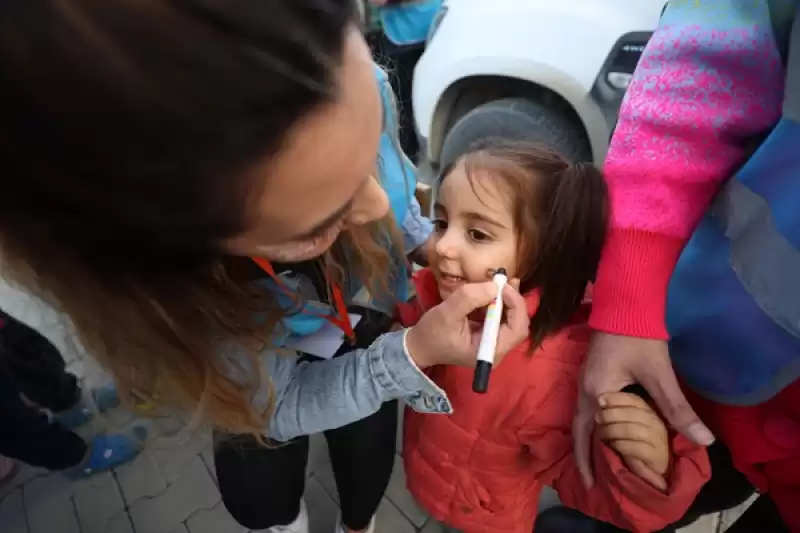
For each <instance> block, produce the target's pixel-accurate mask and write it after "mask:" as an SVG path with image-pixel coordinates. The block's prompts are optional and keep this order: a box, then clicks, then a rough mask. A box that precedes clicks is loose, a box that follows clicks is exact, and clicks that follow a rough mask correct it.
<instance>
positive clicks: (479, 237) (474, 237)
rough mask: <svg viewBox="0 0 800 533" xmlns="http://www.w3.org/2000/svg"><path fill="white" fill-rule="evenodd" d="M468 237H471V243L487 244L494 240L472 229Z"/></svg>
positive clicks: (468, 232)
mask: <svg viewBox="0 0 800 533" xmlns="http://www.w3.org/2000/svg"><path fill="white" fill-rule="evenodd" d="M467 235H468V236H469V238H470V240H471V241H475V242H486V241H490V240H492V238H491V237H490V236H489V235H488V234H487V233H484V232H482V231H480V230H477V229H471V230H469V231H467Z"/></svg>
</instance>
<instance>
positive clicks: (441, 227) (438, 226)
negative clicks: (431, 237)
mask: <svg viewBox="0 0 800 533" xmlns="http://www.w3.org/2000/svg"><path fill="white" fill-rule="evenodd" d="M431 223H433V229H434V231H440V232H441V231H445V230H446V229H447V222H445V221H444V220H442V219H440V218H437V219H435V220H432V221H431Z"/></svg>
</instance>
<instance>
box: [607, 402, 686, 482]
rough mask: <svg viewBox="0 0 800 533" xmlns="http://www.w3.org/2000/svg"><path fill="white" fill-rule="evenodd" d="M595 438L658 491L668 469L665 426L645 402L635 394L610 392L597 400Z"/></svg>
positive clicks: (667, 441) (668, 451) (667, 439)
mask: <svg viewBox="0 0 800 533" xmlns="http://www.w3.org/2000/svg"><path fill="white" fill-rule="evenodd" d="M599 403H600V411H599V413H598V414H597V417H596V420H597V424H598V427H597V431H598V436H599V437H600V439H601V440H603V442H605V443H607V444H608V446H609V447H610V448H611V449H613V450H614V451H616V452H617V453H618V454H620V455H621V456H622V459H623V460H624V461H625V464H626V465H627V466H628V468H630V469H631V471H632V472H634V473H635V474H637V475H639V476H640V477H642V478H643V479H644V480H645V481H647V482H648V483H650V484H651V485H653V486H654V487H656V488H657V489H659V490H666V488H667V483H666V481H665V480H664V474H666V472H667V469H668V468H669V459H670V449H669V435H668V433H667V426H666V425H665V424H664V422H663V420H661V417H659V416H658V414H657V413H656V412H655V410H653V408H652V407H650V405H648V404H647V402H646V401H645V400H643V399H642V398H640V397H639V396H636V395H635V394H628V393H625V392H613V393H609V394H605V395H603V396H601V397H600V399H599Z"/></svg>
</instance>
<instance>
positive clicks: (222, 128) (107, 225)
mask: <svg viewBox="0 0 800 533" xmlns="http://www.w3.org/2000/svg"><path fill="white" fill-rule="evenodd" d="M355 19H356V16H355V10H354V7H353V4H352V2H351V0H182V1H179V0H169V1H164V0H159V1H156V0H139V1H136V2H134V1H131V0H103V1H100V0H58V1H50V2H28V1H24V0H9V1H7V2H4V3H3V4H2V6H0V136H2V140H1V141H0V169H2V171H1V172H0V251H1V252H2V276H3V279H4V282H3V283H2V284H1V285H0V301H2V302H3V308H4V310H6V311H7V312H8V313H9V314H10V315H12V316H14V317H15V318H17V319H18V320H20V321H22V322H24V323H26V324H28V325H30V326H32V327H34V328H35V329H37V330H39V331H40V332H42V334H44V335H45V336H47V337H48V338H49V339H50V340H51V342H53V343H54V344H55V345H56V346H57V347H58V348H59V349H60V350H61V351H62V352H67V351H69V350H75V349H81V350H82V349H86V350H87V351H88V352H89V353H90V354H91V355H92V356H93V357H95V358H96V359H97V360H98V361H99V362H100V363H101V364H102V365H103V366H104V367H105V368H106V369H107V370H108V371H110V372H111V374H112V375H113V376H114V377H115V379H116V382H117V384H118V386H119V388H120V390H121V391H122V392H123V395H125V393H127V392H128V391H131V390H133V389H135V390H136V391H137V393H138V394H140V395H143V396H145V398H146V399H147V400H149V401H153V402H159V403H161V404H164V405H170V406H173V407H180V408H183V409H186V410H189V411H191V412H193V413H195V414H196V417H197V419H198V420H201V421H204V422H207V423H209V424H211V425H212V426H213V427H214V428H215V429H217V430H218V431H220V432H224V433H229V434H236V435H242V434H245V435H246V434H249V435H252V436H253V437H254V438H257V439H262V438H263V437H266V439H269V440H271V441H277V442H286V441H289V440H291V439H293V438H295V437H297V436H300V435H307V434H310V433H315V432H320V431H324V430H329V429H333V428H339V427H342V426H346V425H348V424H351V423H353V422H355V421H358V420H361V419H363V418H365V417H367V416H369V415H372V414H374V413H375V412H377V411H378V409H379V408H380V407H381V405H382V404H383V403H384V402H387V401H390V400H393V399H403V400H405V401H406V402H407V403H409V404H411V405H413V406H415V407H416V408H418V409H421V410H426V411H435V412H447V411H449V402H448V400H447V397H446V395H444V394H443V393H442V391H441V390H440V389H438V388H437V387H435V386H434V385H433V384H432V383H431V382H430V381H429V380H428V379H427V378H426V377H425V376H424V374H423V373H422V372H421V371H420V368H423V367H426V366H429V365H432V364H437V363H454V364H462V365H471V364H473V363H474V360H475V352H476V345H475V339H474V335H473V334H472V332H471V330H470V328H469V322H468V321H467V318H466V317H467V315H468V314H469V313H471V312H472V311H473V310H474V309H476V308H480V307H482V306H485V305H486V304H488V303H489V301H491V299H492V292H493V288H492V287H493V285H492V284H491V283H489V282H487V283H483V284H480V283H479V284H473V285H469V286H466V287H464V288H462V289H461V290H459V291H458V293H457V294H456V295H454V296H453V297H452V298H450V299H448V301H447V302H445V303H443V304H442V305H441V306H439V307H438V308H437V309H434V310H432V311H431V312H430V313H428V314H427V315H426V317H425V319H423V320H422V321H420V322H419V323H418V324H417V325H415V326H414V327H413V328H410V329H407V330H403V331H398V332H393V333H387V334H384V335H380V336H379V337H378V338H377V340H375V342H372V343H370V344H369V345H368V346H363V347H359V349H354V350H350V351H348V353H346V354H343V355H342V356H341V357H335V358H333V359H331V360H324V361H320V362H316V363H314V364H302V363H299V362H298V358H297V357H296V356H295V354H294V353H293V352H289V353H286V354H280V353H277V352H276V350H274V349H273V348H272V346H273V344H272V342H273V339H274V338H275V333H277V332H278V330H279V329H280V328H279V327H278V326H279V325H280V324H281V319H282V318H285V317H286V316H288V315H292V314H295V313H296V312H298V309H296V308H293V309H289V310H287V309H285V308H284V307H282V306H281V305H280V302H279V301H278V298H277V297H276V294H275V292H274V291H273V290H272V289H271V288H270V287H269V286H267V285H265V284H262V283H253V281H254V279H256V278H263V277H267V276H262V275H261V273H260V271H256V272H257V274H256V275H253V272H254V271H253V270H252V268H251V266H252V265H253V262H252V260H251V259H250V258H251V257H257V258H259V261H260V262H261V265H262V266H266V267H268V268H269V269H270V270H272V271H273V273H274V274H275V278H277V280H281V279H282V278H280V272H278V270H277V269H276V268H275V266H276V265H275V264H274V263H278V262H282V263H295V262H298V261H302V260H309V259H314V258H320V261H319V262H317V264H321V265H322V266H323V267H324V268H323V270H324V273H325V278H326V279H325V280H324V281H325V283H324V285H325V287H323V289H324V290H323V292H324V293H327V294H330V295H331V301H332V302H338V303H343V304H345V305H348V304H350V303H351V302H349V301H347V299H346V298H341V297H338V298H337V294H338V295H339V296H341V295H342V292H343V291H342V290H340V288H341V287H346V286H347V284H348V282H349V279H346V278H348V276H345V275H344V274H343V273H344V272H348V273H349V272H357V273H359V274H360V276H361V277H362V278H363V282H364V283H365V284H366V285H367V286H368V287H371V288H374V289H375V290H380V288H381V287H382V286H385V284H384V283H383V281H384V278H385V277H386V276H388V275H389V274H390V272H391V269H389V270H388V271H387V270H386V269H383V268H382V266H381V265H385V264H387V263H382V262H381V261H386V257H387V251H386V250H387V249H388V243H389V242H390V241H391V240H390V239H389V237H388V236H389V235H390V234H391V233H392V231H391V224H392V221H391V220H387V217H389V205H388V204H389V202H388V201H387V196H386V193H385V191H384V190H383V188H382V187H381V184H380V183H379V181H378V179H376V177H375V168H374V167H375V154H376V153H377V148H378V143H379V139H380V134H381V129H382V128H381V125H382V113H381V106H380V98H379V96H378V91H377V90H376V84H375V78H374V71H373V65H372V61H371V58H370V56H369V52H368V49H367V47H366V45H365V43H364V42H363V39H362V38H361V36H360V33H359V32H358V29H357V27H356V24H355ZM389 218H390V217H389ZM400 222H402V221H400ZM340 234H341V237H340ZM334 242H336V243H337V244H336V246H334ZM343 263H345V265H344V267H343ZM345 267H346V268H345ZM337 289H339V290H337ZM504 296H505V298H506V300H507V305H508V306H509V308H510V310H511V312H510V313H509V316H508V323H507V324H506V326H505V327H504V328H503V330H502V332H501V336H500V340H499V348H498V350H499V352H500V354H501V355H502V354H504V353H505V351H507V350H508V349H509V348H510V347H511V346H513V345H515V344H516V343H518V342H519V341H520V340H521V339H522V338H523V337H524V336H525V333H526V328H527V317H526V316H525V313H524V304H523V302H522V301H521V299H520V297H519V295H518V294H517V293H516V292H515V291H514V290H513V289H509V290H507V291H506V293H505V295H504ZM342 300H345V301H343V302H342ZM329 308H332V309H336V310H339V311H340V310H341V306H340V305H338V304H337V305H331V306H329ZM345 315H346V313H345ZM330 318H331V319H332V321H333V319H335V320H336V321H337V323H340V324H341V322H342V321H343V319H344V318H346V316H345V317H342V316H341V313H337V312H332V313H331V315H330ZM342 327H344V329H347V327H346V326H345V325H342ZM354 333H355V334H356V335H358V333H359V332H358V331H355V332H354ZM357 342H358V339H357ZM361 342H362V344H363V338H362V339H361ZM262 440H263V439H262ZM269 444H270V443H269V442H268V443H267V445H269ZM221 470H223V471H224V470H225V467H224V466H223V467H222V469H221ZM218 473H219V475H220V480H221V490H222V492H223V497H224V498H225V503H226V505H227V506H228V508H229V509H230V508H231V501H230V498H229V497H228V496H230V494H231V492H230V490H229V489H228V488H227V486H226V484H225V482H223V481H222V479H223V477H225V473H224V472H218ZM282 475H283V473H282V472H280V471H274V472H265V473H264V474H263V477H265V478H268V479H265V481H264V483H265V484H269V486H270V487H272V488H273V490H272V491H271V492H265V493H261V494H255V495H254V496H251V498H255V497H259V498H260V499H259V501H260V502H263V503H264V504H265V505H266V503H268V502H269V500H270V498H276V497H277V496H276V494H280V490H281V487H283V486H284V485H285V483H286V480H285V479H284V478H283V477H282ZM259 488H261V487H259ZM299 505H300V503H299V502H295V503H293V504H292V507H293V509H288V508H281V509H280V511H281V513H282V515H281V517H285V516H287V515H289V514H293V512H296V511H297V507H298V506H299ZM281 513H278V510H276V511H275V513H274V514H273V516H272V517H271V518H273V519H274V522H273V523H270V524H259V525H252V526H250V527H270V526H273V525H283V524H286V520H279V518H278V516H279V514H281ZM262 518H263V517H262ZM346 521H347V520H346V517H345V522H346ZM345 525H346V526H347V527H349V529H350V530H357V529H358V528H359V527H361V526H362V525H363V524H345Z"/></svg>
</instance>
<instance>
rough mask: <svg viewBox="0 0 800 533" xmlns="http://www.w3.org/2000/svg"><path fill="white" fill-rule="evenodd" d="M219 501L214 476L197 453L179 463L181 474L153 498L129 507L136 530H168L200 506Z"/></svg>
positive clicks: (157, 532) (153, 532)
mask: <svg viewBox="0 0 800 533" xmlns="http://www.w3.org/2000/svg"><path fill="white" fill-rule="evenodd" d="M219 501H220V496H219V492H218V491H217V487H216V485H215V484H214V480H212V479H211V476H210V475H209V474H208V470H206V467H205V465H204V464H203V461H202V459H201V458H200V456H199V455H197V454H195V455H194V456H192V458H191V460H189V461H187V462H186V463H185V464H184V465H183V476H181V477H180V478H178V479H177V480H175V482H174V483H172V484H170V486H169V487H168V488H167V490H165V491H164V492H163V493H162V494H161V495H159V496H158V497H156V498H143V499H140V500H139V501H137V502H136V503H134V504H133V506H131V508H130V515H131V519H132V520H133V527H134V530H135V531H136V532H137V533H169V532H171V531H172V530H173V529H175V528H176V527H178V526H179V525H180V524H181V523H183V522H184V521H185V520H186V519H188V518H189V517H190V516H191V515H192V514H194V513H196V512H197V511H198V510H200V509H213V508H214V506H215V505H216V504H217V503H218V502H219Z"/></svg>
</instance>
